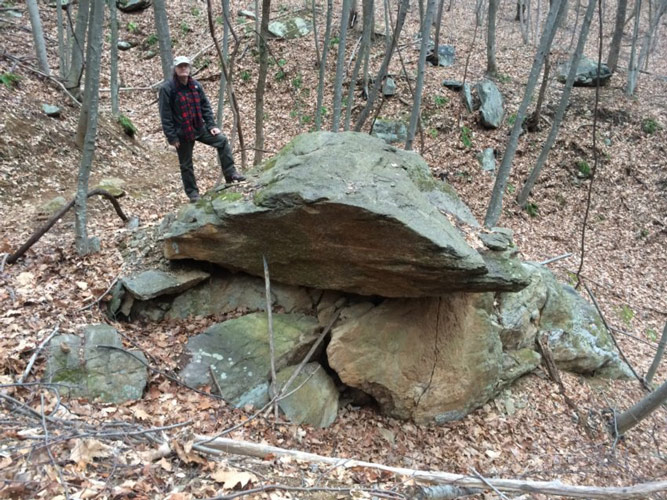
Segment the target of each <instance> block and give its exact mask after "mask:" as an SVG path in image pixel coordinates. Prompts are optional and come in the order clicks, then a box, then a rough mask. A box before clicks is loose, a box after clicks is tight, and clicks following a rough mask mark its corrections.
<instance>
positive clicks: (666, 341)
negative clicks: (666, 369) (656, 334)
mask: <svg viewBox="0 0 667 500" xmlns="http://www.w3.org/2000/svg"><path fill="white" fill-rule="evenodd" d="M665 346H667V323H665V328H664V329H663V330H662V337H660V343H659V344H658V350H657V351H656V353H655V357H654V358H653V362H652V363H651V366H650V368H649V369H648V371H647V372H646V383H647V384H648V385H650V384H651V383H652V382H653V377H654V376H655V372H656V371H657V370H658V366H660V360H662V355H663V354H664V352H665Z"/></svg>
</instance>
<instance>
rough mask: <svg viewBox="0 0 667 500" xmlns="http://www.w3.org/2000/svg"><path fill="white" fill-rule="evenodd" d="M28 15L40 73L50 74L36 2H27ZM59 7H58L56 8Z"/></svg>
mask: <svg viewBox="0 0 667 500" xmlns="http://www.w3.org/2000/svg"><path fill="white" fill-rule="evenodd" d="M27 4H28V14H29V15H30V25H31V26H32V39H33V41H34V42H35V53H36V55H37V63H38V64H39V69H40V71H41V72H42V73H45V74H47V75H50V74H51V68H49V60H48V58H47V57H46V42H45V41H44V31H43V30H42V20H41V19H40V18H39V7H38V6H37V0H27ZM58 7H60V6H58Z"/></svg>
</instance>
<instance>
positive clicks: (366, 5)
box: [343, 0, 374, 130]
mask: <svg viewBox="0 0 667 500" xmlns="http://www.w3.org/2000/svg"><path fill="white" fill-rule="evenodd" d="M373 6H374V4H373V0H364V2H363V9H364V12H363V15H364V20H363V22H364V25H363V31H362V33H361V45H360V47H359V53H358V54H357V60H356V61H355V62H354V69H353V70H352V76H351V77H350V88H349V90H348V93H347V106H346V107H345V122H344V123H345V124H344V127H343V129H344V130H350V119H351V115H352V103H353V102H354V91H355V89H356V88H357V78H358V76H359V68H360V67H361V62H362V61H364V60H366V56H367V54H368V52H369V51H370V50H371V29H372V28H373V23H372V22H371V21H372V19H373Z"/></svg>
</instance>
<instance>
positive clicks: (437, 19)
mask: <svg viewBox="0 0 667 500" xmlns="http://www.w3.org/2000/svg"><path fill="white" fill-rule="evenodd" d="M444 6H445V0H439V1H438V13H437V14H436V16H435V22H434V24H435V37H434V39H433V54H431V56H432V58H433V59H432V60H430V59H429V58H428V57H427V58H426V60H427V61H429V60H430V61H431V62H432V63H433V65H434V66H437V65H438V47H440V28H441V26H442V11H443V9H444Z"/></svg>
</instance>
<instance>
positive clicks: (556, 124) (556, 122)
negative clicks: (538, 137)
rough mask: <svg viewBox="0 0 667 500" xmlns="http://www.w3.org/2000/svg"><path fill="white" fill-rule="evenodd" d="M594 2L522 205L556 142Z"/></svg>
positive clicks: (583, 45)
mask: <svg viewBox="0 0 667 500" xmlns="http://www.w3.org/2000/svg"><path fill="white" fill-rule="evenodd" d="M595 4H596V2H595V0H589V2H588V8H587V9H586V15H585V16H584V21H583V23H582V25H581V32H580V34H579V41H578V42H577V48H576V49H575V51H574V53H573V54H572V58H571V60H570V69H569V71H568V74H567V79H566V80H565V88H564V89H563V93H562V94H561V97H560V102H559V103H558V109H557V110H556V115H555V116H554V119H553V123H552V125H551V130H550V131H549V136H548V137H547V140H546V141H544V144H543V145H542V150H541V151H540V156H539V157H538V158H537V162H536V163H535V166H534V167H533V169H532V170H531V172H530V175H529V176H528V179H527V180H526V182H525V183H524V185H523V188H522V189H521V192H520V193H519V196H518V197H517V202H518V203H519V205H520V206H522V207H523V206H525V204H526V201H528V196H529V195H530V192H531V190H532V189H533V186H535V182H536V181H537V178H538V176H539V175H540V172H541V171H542V168H543V167H544V164H545V163H546V161H547V158H548V157H549V152H550V151H551V148H552V147H553V145H554V142H556V137H557V136H558V131H559V130H560V124H561V123H562V121H563V116H565V110H566V109H567V104H568V102H569V100H570V92H571V91H572V86H573V85H574V79H575V77H576V75H577V66H579V61H581V56H582V54H583V52H584V47H585V45H586V40H587V38H588V32H589V29H590V26H591V21H592V20H593V14H594V11H595Z"/></svg>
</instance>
